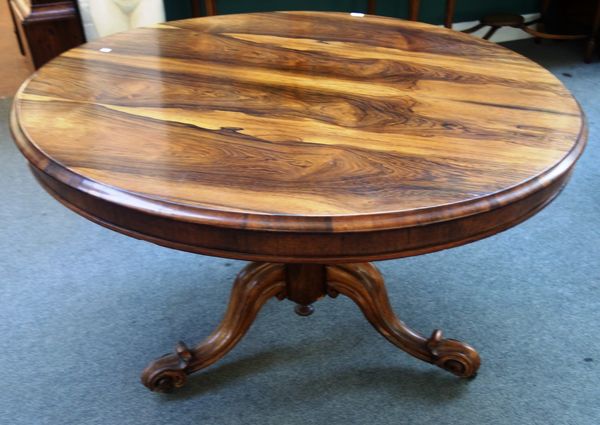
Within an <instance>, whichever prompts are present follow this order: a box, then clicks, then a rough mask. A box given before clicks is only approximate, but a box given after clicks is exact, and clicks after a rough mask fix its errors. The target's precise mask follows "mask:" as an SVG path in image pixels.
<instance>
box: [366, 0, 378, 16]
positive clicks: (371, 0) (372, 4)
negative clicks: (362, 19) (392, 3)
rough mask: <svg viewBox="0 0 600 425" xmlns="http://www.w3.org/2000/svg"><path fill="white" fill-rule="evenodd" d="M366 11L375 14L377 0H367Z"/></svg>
mask: <svg viewBox="0 0 600 425" xmlns="http://www.w3.org/2000/svg"><path fill="white" fill-rule="evenodd" d="M367 13H368V14H369V15H377V2H376V1H375V0H367Z"/></svg>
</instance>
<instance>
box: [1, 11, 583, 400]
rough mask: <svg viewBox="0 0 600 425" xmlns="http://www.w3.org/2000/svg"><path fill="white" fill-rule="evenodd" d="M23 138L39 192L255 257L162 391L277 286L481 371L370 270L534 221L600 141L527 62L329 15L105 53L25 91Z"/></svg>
mask: <svg viewBox="0 0 600 425" xmlns="http://www.w3.org/2000/svg"><path fill="white" fill-rule="evenodd" d="M11 128H12V131H13V135H14V138H15V141H16V143H17V145H18V146H19V148H20V149H21V151H22V152H23V154H24V155H25V157H26V158H27V159H28V161H29V163H30V166H31V169H32V171H33V174H34V175H35V177H36V178H37V179H38V181H39V182H40V184H41V185H42V186H43V187H44V188H45V189H46V190H47V191H48V192H49V193H50V194H51V195H53V196H54V197H55V198H56V199H58V200H59V201H60V202H62V203H63V204H64V205H66V206H67V207H69V208H71V209H72V210H74V211H75V212H77V213H79V214H81V215H83V216H84V217H86V218H88V219H90V220H92V221H94V222H96V223H98V224H101V225H103V226H106V227H108V228H110V229H113V230H116V231H119V232H121V233H124V234H126V235H130V236H133V237H135V238H140V239H144V240H147V241H150V242H154V243H157V244H159V245H163V246H166V247H170V248H175V249H179V250H185V251H190V252H195V253H199V254H204V255H212V256H219V257H228V258H238V259H244V260H251V261H253V262H252V263H250V264H249V265H248V266H246V267H245V268H244V269H243V270H242V271H241V272H240V274H239V276H238V277H237V279H236V281H235V283H234V285H233V291H232V294H231V300H230V303H229V306H228V308H227V311H226V313H225V317H224V319H223V321H222V323H221V324H220V325H219V326H218V328H217V329H216V330H215V331H214V332H213V333H212V334H211V335H210V336H208V337H207V338H206V340H204V341H203V342H201V343H200V344H198V345H196V346H194V347H187V346H186V345H185V344H183V343H179V344H177V346H176V350H175V352H174V353H173V354H168V355H165V356H163V357H161V358H159V359H158V360H156V361H154V362H152V363H150V365H149V366H148V367H147V368H146V369H145V370H144V371H143V373H142V382H143V383H144V384H145V385H146V386H147V387H149V388H150V389H152V390H158V391H166V390H169V389H171V388H173V387H180V386H182V385H183V384H184V383H185V381H186V376H187V375H188V374H190V373H192V372H195V371H198V370H200V369H203V368H205V367H207V366H209V365H210V364H212V363H214V362H216V361H217V360H219V359H220V358H221V357H222V356H224V355H225V354H226V353H227V352H228V351H229V350H231V349H232V348H233V347H234V346H235V344H236V343H237V342H238V341H239V340H240V338H242V336H243V335H244V333H245V332H246V331H247V330H248V328H249V327H250V325H251V324H252V322H253V321H254V319H255V317H256V315H257V313H258V311H259V309H260V308H261V306H262V305H263V304H264V303H265V302H266V301H267V300H268V299H270V298H272V297H277V298H279V299H283V298H287V299H289V300H291V301H293V302H294V303H296V304H297V307H296V312H297V313H298V314H301V315H309V314H310V313H311V312H312V310H313V307H312V304H313V303H314V302H315V301H317V300H318V299H319V298H321V297H324V296H326V295H329V296H332V297H335V296H337V295H338V294H342V295H346V296H348V297H350V298H351V299H352V300H353V301H354V302H355V303H356V304H357V305H358V306H359V307H360V309H361V310H362V312H363V313H364V315H365V316H366V318H367V320H368V321H369V322H370V323H371V324H372V325H373V326H374V327H375V329H376V330H377V331H379V332H380V333H381V334H382V335H383V336H384V337H385V338H387V339H388V340H389V341H390V342H391V343H392V344H395V345H396V346H398V347H399V348H400V349H402V350H404V351H406V352H407V353H408V354H410V355H412V356H414V357H416V358H418V359H421V360H424V361H426V362H429V363H432V364H435V365H437V366H439V367H441V368H443V369H446V370H449V371H450V372H452V373H454V374H456V375H458V376H461V377H472V376H474V375H475V373H476V371H477V369H478V367H479V365H480V359H479V355H478V354H477V352H476V351H475V350H474V349H473V348H472V347H471V346H470V345H467V344H465V343H463V342H459V341H457V340H454V339H446V338H445V337H443V336H442V332H441V331H439V330H435V331H434V332H433V333H432V334H431V335H430V336H422V335H420V334H419V333H417V332H415V331H413V330H411V329H410V328H408V327H407V326H406V325H405V324H404V323H403V322H402V321H400V320H399V319H398V318H397V317H396V316H395V314H394V313H393V311H392V308H391V307H390V303H389V300H388V297H387V294H386V288H385V285H384V282H383V279H382V277H381V275H380V274H379V272H378V271H377V269H376V268H375V266H373V265H372V264H370V263H368V261H372V260H384V259H390V258H399V257H406V256H411V255H418V254H425V253H429V252H433V251H437V250H440V249H444V248H450V247H454V246H457V245H461V244H465V243H467V242H472V241H475V240H477V239H481V238H483V237H486V236H490V235H492V234H495V233H497V232H500V231H502V230H504V229H507V228H509V227H511V226H514V225H516V224H518V223H520V222H521V221H523V220H525V219H526V218H528V217H530V216H531V215H533V214H535V213H536V212H537V211H539V210H540V209H542V208H543V207H544V206H545V205H547V204H548V203H549V202H550V201H551V200H552V199H553V198H554V197H555V196H556V195H557V194H558V193H559V192H560V190H561V188H562V187H563V186H564V185H565V184H566V182H567V180H568V178H569V176H570V174H571V172H572V170H573V166H574V164H575V162H576V160H577V158H578V157H579V155H580V154H581V152H582V150H583V148H584V145H585V141H586V125H585V119H584V116H583V113H582V112H581V110H580V108H579V106H578V104H577V102H576V101H575V99H574V98H573V97H572V96H571V94H570V93H569V92H568V91H567V89H565V87H564V86H563V85H562V84H561V83H560V82H559V81H558V80H557V79H556V78H555V77H554V76H552V75H551V74H550V73H549V72H547V71H546V70H544V69H543V68H541V67H540V66H538V65H536V64H535V63H533V62H531V61H529V60H528V59H526V58H524V57H522V56H520V55H518V54H516V53H513V52H511V51H509V50H507V49H505V48H503V47H501V46H498V45H495V44H492V43H490V42H487V41H483V40H479V39H476V38H473V37H471V36H469V35H465V34H461V33H456V32H453V31H451V30H448V29H445V28H439V27H435V26H430V25H426V24H421V23H415V22H406V21H401V20H396V19H391V18H382V17H373V16H363V15H360V14H358V15H357V14H352V15H351V14H344V13H312V12H293V13H257V14H247V15H228V16H214V17H208V18H200V19H192V20H184V21H178V22H169V23H166V24H160V25H157V26H154V27H150V28H141V29H136V30H133V31H130V32H125V33H120V34H116V35H113V36H110V37H108V38H104V39H101V40H98V41H95V42H92V43H88V44H85V45H83V46H81V47H79V48H76V49H73V50H70V51H68V52H66V53H64V54H63V55H61V56H60V57H58V58H57V59H55V60H53V61H52V62H51V63H49V64H48V65H46V66H44V67H43V68H42V69H40V70H39V71H38V72H37V73H36V74H35V75H34V76H33V77H32V78H31V79H30V80H29V81H28V82H26V83H25V84H24V85H23V87H22V88H21V90H20V91H19V93H18V95H17V96H16V99H15V101H14V106H13V110H12V116H11ZM457 308H459V307H458V306H457Z"/></svg>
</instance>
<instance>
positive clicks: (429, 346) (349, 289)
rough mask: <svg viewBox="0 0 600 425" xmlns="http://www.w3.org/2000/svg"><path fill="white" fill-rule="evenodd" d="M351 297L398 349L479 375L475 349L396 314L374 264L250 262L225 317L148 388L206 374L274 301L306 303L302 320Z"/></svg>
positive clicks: (152, 377)
mask: <svg viewBox="0 0 600 425" xmlns="http://www.w3.org/2000/svg"><path fill="white" fill-rule="evenodd" d="M339 294H343V295H346V296H348V297H349V298H350V299H351V300H353V301H354V302H355V303H356V304H357V305H358V306H359V307H360V309H361V310H362V311H363V313H364V315H365V317H366V318H367V319H368V320H369V322H370V323H371V324H372V325H373V327H374V328H375V329H376V330H377V331H378V332H379V333H381V334H382V335H383V336H384V337H385V338H386V339H387V340H388V341H390V342H391V343H392V344H394V345H395V346H397V347H398V348H400V349H401V350H403V351H405V352H406V353H408V354H410V355H411V356H413V357H416V358H418V359H420V360H423V361H426V362H428V363H432V364H435V365H436V366H439V367H441V368H442V369H445V370H447V371H449V372H451V373H453V374H455V375H457V376H459V377H461V378H472V377H474V376H475V375H476V373H477V370H478V368H479V366H480V363H481V360H480V358H479V354H478V353H477V352H476V351H475V349H473V348H472V347H471V346H470V345H468V344H465V343H463V342H460V341H457V340H455V339H445V338H443V337H442V331H440V330H437V329H436V330H435V331H433V333H432V334H431V337H429V338H425V337H423V336H421V335H420V334H419V333H417V332H415V331H413V330H412V329H410V328H409V327H408V326H406V324H404V322H402V321H401V320H400V319H398V317H397V316H396V315H395V314H394V312H393V311H392V307H391V305H390V302H389V299H388V296H387V290H386V288H385V284H384V282H383V277H382V276H381V274H380V273H379V271H378V270H377V268H376V267H375V266H374V265H372V264H369V263H357V264H343V265H323V264H273V263H250V264H248V265H247V266H246V267H245V268H244V269H243V270H242V271H241V272H240V273H239V275H238V277H237V279H236V281H235V283H234V285H233V290H232V291H231V297H230V301H229V305H228V307H227V312H226V313H225V317H224V318H223V320H222V321H221V323H220V324H219V326H218V327H217V329H216V330H215V331H214V332H213V333H212V334H210V335H209V336H208V337H207V338H206V339H205V340H204V341H202V342H201V343H199V344H197V345H196V346H194V347H193V348H188V346H187V345H186V344H185V343H183V342H179V343H178V344H177V345H176V348H175V352H174V353H172V354H166V355H164V356H162V357H160V358H159V359H157V360H155V361H153V362H151V363H150V364H149V365H148V366H147V367H146V369H144V371H143V372H142V377H141V379H142V383H143V384H144V385H145V386H146V387H148V388H149V389H150V390H152V391H158V392H168V391H171V390H174V389H176V388H179V387H181V386H183V385H185V383H186V381H187V375H189V374H192V373H194V372H197V371H199V370H201V369H205V368H206V367H208V366H210V365H211V364H213V363H215V362H216V361H218V360H219V359H221V358H222V357H223V356H225V355H226V354H227V353H228V352H229V351H230V350H231V349H232V348H233V347H234V346H235V345H236V344H237V343H238V342H239V341H240V339H241V338H242V337H243V336H244V335H245V334H246V332H247V331H248V329H249V328H250V326H251V325H252V322H253V321H254V319H255V318H256V315H257V314H258V311H259V310H260V308H261V307H262V306H263V305H264V303H265V302H266V301H267V300H269V299H270V298H273V297H277V298H279V299H280V300H282V299H284V298H287V299H289V300H291V301H293V302H295V303H300V304H298V305H297V307H301V309H300V311H298V310H299V309H298V308H296V312H297V313H298V314H300V315H302V316H308V315H309V314H310V313H311V312H312V311H313V309H312V306H311V305H310V303H312V302H314V301H316V300H318V299H319V298H321V297H323V296H325V295H329V296H331V297H334V298H335V297H337V296H338V295H339Z"/></svg>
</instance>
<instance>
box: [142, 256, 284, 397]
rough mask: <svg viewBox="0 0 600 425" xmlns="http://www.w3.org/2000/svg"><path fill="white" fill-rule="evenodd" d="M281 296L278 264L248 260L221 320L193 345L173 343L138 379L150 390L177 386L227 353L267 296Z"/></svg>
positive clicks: (282, 270)
mask: <svg viewBox="0 0 600 425" xmlns="http://www.w3.org/2000/svg"><path fill="white" fill-rule="evenodd" d="M274 296H277V297H278V298H280V299H282V298H283V297H284V296H285V275H284V266H283V265H282V264H270V263H251V264H250V265H248V266H247V267H246V268H245V269H243V270H242V271H241V272H240V274H239V275H238V277H237V279H236V281H235V283H234V285H233V290H232V292H231V298H230V300H229V306H228V307H227V311H226V313H225V317H224V318H223V320H222V322H221V324H220V325H219V326H218V327H217V329H216V330H215V331H214V332H213V333H212V334H210V335H209V336H208V337H207V338H206V339H205V340H204V341H203V342H201V343H200V344H198V345H197V346H196V347H194V348H193V349H189V348H188V347H187V346H186V345H185V344H184V343H182V342H180V343H179V344H177V346H176V349H175V353H174V354H167V355H165V356H163V357H161V358H159V359H158V360H155V361H153V362H152V363H150V364H149V365H148V367H146V369H144V371H143V372H142V378H141V379H142V383H143V384H144V385H145V386H146V387H148V388H149V389H151V390H152V391H158V392H168V391H170V390H172V389H174V388H178V387H181V386H183V385H184V384H185V382H186V376H187V375H189V374H190V373H193V372H195V371H197V370H200V369H204V368H206V367H208V366H210V365H211V364H213V363H214V362H216V361H217V360H219V359H220V358H222V357H223V356H224V355H225V354H227V353H228V352H229V351H230V350H231V349H232V348H233V347H234V346H235V345H236V344H237V343H238V342H239V340H240V339H241V338H242V337H243V336H244V334H245V333H246V332H247V331H248V329H249V328H250V325H252V322H254V318H255V317H256V315H257V314H258V311H259V310H260V308H261V307H262V306H263V304H264V303H265V302H267V300H269V299H270V298H272V297H274Z"/></svg>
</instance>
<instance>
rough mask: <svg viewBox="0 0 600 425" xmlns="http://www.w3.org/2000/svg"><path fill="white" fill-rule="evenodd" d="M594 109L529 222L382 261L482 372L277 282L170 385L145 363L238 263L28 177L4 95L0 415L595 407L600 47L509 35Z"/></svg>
mask: <svg viewBox="0 0 600 425" xmlns="http://www.w3.org/2000/svg"><path fill="white" fill-rule="evenodd" d="M511 47H513V48H516V49H517V50H519V51H525V52H526V53H527V54H528V55H529V56H530V57H532V58H533V59H534V60H537V61H538V62H540V63H542V64H543V65H544V66H546V67H548V68H549V69H551V70H552V71H553V72H554V73H555V74H556V75H557V76H558V77H559V78H561V79H562V80H563V81H564V82H565V84H566V85H567V86H568V87H569V88H570V89H571V90H572V91H573V93H574V94H575V95H576V96H577V98H578V99H579V100H580V102H581V103H582V106H583V109H584V110H585V111H586V113H587V115H588V119H589V125H590V143H589V147H588V150H587V152H586V153H585V154H584V156H583V158H582V159H581V161H580V163H579V166H578V169H577V170H576V172H575V174H574V176H573V179H572V181H571V184H570V185H569V186H568V187H567V188H566V189H565V191H564V192H563V193H562V195H561V196H560V197H559V198H558V199H557V200H556V201H555V202H554V203H553V204H551V205H550V206H549V207H548V208H546V209H545V210H544V211H542V212H541V213H540V214H538V215H537V216H535V217H534V218H532V219H530V220H529V221H527V222H526V223H524V224H522V225H520V226H518V227H516V228H514V229H511V230H509V231H507V232H504V233H502V234H500V235H497V236H494V237H491V238H489V239H486V240H483V241H479V242H476V243H473V244H471V245H467V246H464V247H460V248H456V249H452V250H448V251H444V252H439V253H435V254H430V255H426V256H422V257H417V258H410V259H405V260H394V261H387V262H382V263H379V264H378V265H379V267H380V268H381V269H382V271H383V273H384V275H385V277H386V279H387V281H388V286H389V290H390V297H391V301H392V304H393V306H394V308H395V310H396V311H397V312H398V313H399V315H400V317H402V318H403V319H404V320H405V321H406V322H408V323H409V324H410V325H411V326H413V327H414V328H415V329H418V330H420V331H421V332H422V333H425V334H429V332H431V330H432V329H434V328H438V327H439V328H442V329H443V330H444V333H445V335H446V336H448V337H456V338H459V339H463V340H464V341H467V342H469V343H471V344H472V345H473V346H475V347H476V348H477V349H478V350H479V351H480V353H481V356H482V359H483V365H482V367H481V370H480V373H479V375H478V377H477V378H476V379H475V380H472V381H465V380H460V379H457V378H454V377H453V376H451V375H449V374H447V373H446V372H443V371H441V370H439V369H437V368H435V367H433V366H430V365H427V364H424V363H422V362H419V361H417V360H415V359H413V358H411V357H409V356H408V355H406V354H404V353H403V352H401V351H399V350H398V349H396V348H394V347H393V346H391V345H390V344H389V343H388V342H387V341H386V340H385V339H384V338H382V337H381V336H380V335H379V334H377V333H376V332H374V331H373V330H372V329H371V327H370V326H369V324H368V323H367V322H366V321H365V320H364V319H363V317H362V315H361V313H360V312H359V310H358V309H357V308H356V307H355V305H354V304H353V303H352V302H350V301H349V300H347V299H344V297H339V298H338V299H336V300H331V299H327V300H323V301H321V302H319V303H318V304H317V305H316V312H315V314H314V315H312V316H311V317H309V318H301V317H299V316H296V315H295V314H293V305H292V304H291V303H289V302H287V301H283V302H277V301H275V300H273V301H270V302H269V303H268V304H267V305H266V306H265V308H264V309H263V310H262V312H261V314H260V315H259V317H258V320H257V322H256V323H255V325H254V326H253V327H252V329H251V330H250V332H249V333H248V335H247V336H246V338H245V339H244V340H243V341H242V342H241V343H240V344H239V345H238V346H237V347H236V348H235V349H234V350H233V351H232V352H231V353H230V354H229V355H228V356H227V357H226V358H225V359H224V360H223V361H221V362H220V363H218V364H217V365H215V366H213V367H211V368H210V369H208V370H207V371H205V372H203V373H200V374H197V375H195V376H194V377H192V378H191V379H190V382H189V385H188V386H187V387H186V388H184V389H182V390H180V391H179V392H177V393H174V394H170V395H161V394H153V393H150V392H148V391H147V390H146V389H145V388H144V387H143V386H142V385H141V384H140V383H139V373H140V371H141V370H142V368H143V367H144V366H145V365H146V364H147V362H148V361H149V360H151V359H153V358H155V357H156V356H159V355H161V354H164V353H166V352H169V351H171V350H172V349H173V347H174V344H175V343H176V341H177V340H179V339H182V340H184V341H186V342H188V343H195V342H197V341H198V340H200V339H201V338H203V337H204V336H206V335H207V334H208V333H209V332H210V331H211V330H212V329H213V328H214V327H215V326H216V324H217V323H218V320H219V319H220V316H221V314H222V313H223V311H224V306H225V303H226V300H227V296H228V293H229V289H230V285H231V282H232V279H233V278H234V276H235V274H236V273H237V271H238V270H239V269H240V268H241V267H242V266H243V264H244V263H243V262H239V261H232V260H226V259H218V258H209V257H202V256H196V255H192V254H187V253H182V252H177V251H173V250H168V249H165V248H161V247H158V246H154V245H152V244H150V243H146V242H142V241H138V240H134V239H131V238H128V237H125V236H123V235H120V234H117V233H114V232H111V231H109V230H106V229H104V228H101V227H99V226H97V225H95V224H92V223H91V222H88V221H86V220H85V219H83V218H81V217H79V216H77V215H75V214H74V213H72V212H70V211H68V210H67V209H66V208H64V207H62V206H61V205H59V204H58V203H57V202H56V201H54V200H53V199H51V198H50V196H48V195H47V194H46V193H45V192H44V191H43V190H42V189H41V188H40V187H38V185H37V184H36V183H35V182H34V180H33V178H32V177H31V175H30V173H29V171H28V169H27V167H26V166H25V161H24V159H23V158H22V157H21V156H20V155H19V153H18V152H17V150H16V148H15V147H14V146H13V143H12V141H11V138H10V134H9V131H8V125H7V120H8V110H9V102H8V101H0V166H1V171H0V195H1V197H0V199H1V204H0V301H1V305H0V338H1V341H2V342H1V343H0V365H2V372H3V376H4V377H3V379H2V381H3V385H2V387H3V388H2V390H1V391H0V424H3V425H13V424H27V425H41V424H111V425H112V424H149V425H150V424H177V425H187V424H219V425H226V424H277V425H280V424H284V425H293V424H302V425H309V424H395V425H396V424H529V425H532V424H540V425H542V424H543V425H549V424H577V425H579V424H581V425H596V424H599V423H600V339H599V338H598V330H599V329H600V258H599V257H600V255H599V251H600V171H599V170H600V166H599V164H600V145H599V143H600V140H599V138H598V134H600V63H598V62H596V63H594V64H591V65H585V64H583V63H582V62H581V57H580V51H579V50H578V49H577V47H573V45H572V44H557V43H544V44H543V45H542V46H541V47H540V46H536V45H534V44H533V42H531V41H523V42H518V43H513V44H511Z"/></svg>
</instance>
